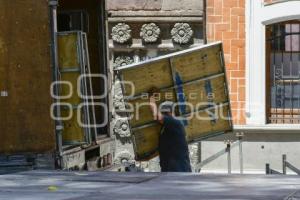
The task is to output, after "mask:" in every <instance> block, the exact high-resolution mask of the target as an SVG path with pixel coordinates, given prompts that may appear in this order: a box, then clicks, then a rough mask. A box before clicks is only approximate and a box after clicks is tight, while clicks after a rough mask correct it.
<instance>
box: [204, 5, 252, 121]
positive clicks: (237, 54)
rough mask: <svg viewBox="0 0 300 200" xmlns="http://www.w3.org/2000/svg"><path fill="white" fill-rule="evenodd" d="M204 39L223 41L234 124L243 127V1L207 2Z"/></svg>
mask: <svg viewBox="0 0 300 200" xmlns="http://www.w3.org/2000/svg"><path fill="white" fill-rule="evenodd" d="M206 6H207V10H206V17H207V27H206V28H207V40H208V42H212V41H222V42H223V47H224V54H225V61H226V67H227V77H228V82H229V85H230V86H229V88H230V98H231V105H232V111H233V113H232V114H233V120H234V124H245V46H246V44H245V0H207V5H206Z"/></svg>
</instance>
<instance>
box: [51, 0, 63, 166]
mask: <svg viewBox="0 0 300 200" xmlns="http://www.w3.org/2000/svg"><path fill="white" fill-rule="evenodd" d="M57 4H58V2H57V0H50V1H49V9H50V29H51V61H52V63H51V64H52V81H58V80H59V79H58V77H59V72H58V52H57V35H56V34H57V14H56V9H57ZM59 90H60V88H59V86H58V84H56V85H55V87H54V91H53V92H54V94H55V95H57V96H59ZM53 101H54V103H59V100H57V99H54V100H53ZM54 114H55V116H56V117H57V116H61V110H60V107H59V106H56V107H55V110H54ZM62 130H63V123H62V121H60V120H55V134H56V151H57V155H56V167H58V168H61V167H62V165H61V163H62V160H61V159H62V157H61V155H62V151H63V150H62Z"/></svg>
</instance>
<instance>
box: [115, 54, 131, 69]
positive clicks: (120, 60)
mask: <svg viewBox="0 0 300 200" xmlns="http://www.w3.org/2000/svg"><path fill="white" fill-rule="evenodd" d="M133 62H134V61H133V59H132V58H130V57H129V56H118V57H117V58H116V59H115V62H114V67H121V66H125V65H129V64H132V63H133Z"/></svg>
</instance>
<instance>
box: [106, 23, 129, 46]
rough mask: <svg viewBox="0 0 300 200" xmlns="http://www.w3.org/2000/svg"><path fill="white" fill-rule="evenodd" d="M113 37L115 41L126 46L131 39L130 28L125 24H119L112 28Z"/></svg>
mask: <svg viewBox="0 0 300 200" xmlns="http://www.w3.org/2000/svg"><path fill="white" fill-rule="evenodd" d="M111 36H112V39H113V41H115V42H118V43H121V44H124V43H125V42H127V41H128V40H130V39H131V29H130V26H129V25H127V24H125V23H118V24H117V25H115V26H114V27H113V28H112V32H111Z"/></svg>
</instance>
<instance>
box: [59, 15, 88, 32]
mask: <svg viewBox="0 0 300 200" xmlns="http://www.w3.org/2000/svg"><path fill="white" fill-rule="evenodd" d="M57 18H58V20H57V21H58V31H59V32H62V31H83V32H86V33H88V29H89V20H88V14H87V12H85V11H63V12H59V13H58V17H57Z"/></svg>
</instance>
